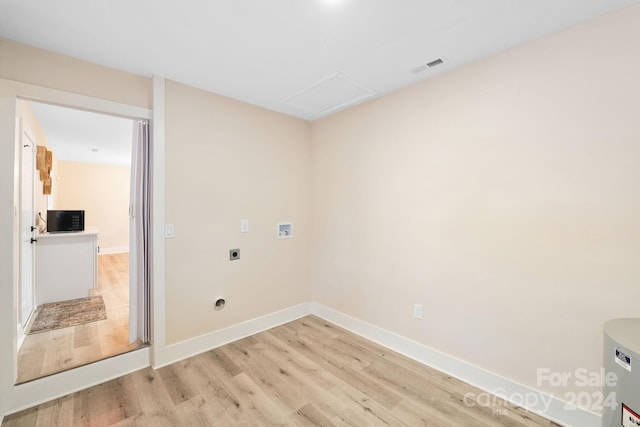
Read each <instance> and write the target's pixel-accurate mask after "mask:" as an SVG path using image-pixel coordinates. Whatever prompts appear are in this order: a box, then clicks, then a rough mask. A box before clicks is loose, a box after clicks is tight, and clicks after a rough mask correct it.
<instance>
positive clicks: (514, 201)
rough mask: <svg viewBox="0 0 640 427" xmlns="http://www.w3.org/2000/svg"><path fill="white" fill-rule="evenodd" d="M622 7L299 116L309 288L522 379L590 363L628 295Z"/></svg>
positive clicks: (634, 123) (629, 140)
mask: <svg viewBox="0 0 640 427" xmlns="http://www.w3.org/2000/svg"><path fill="white" fill-rule="evenodd" d="M639 21H640V6H634V7H631V8H627V9H624V10H622V11H620V12H617V13H614V14H612V15H608V16H606V17H604V18H601V19H598V20H595V21H593V22H590V23H587V24H585V25H582V26H579V27H576V28H574V29H571V30H568V31H565V32H562V33H559V34H556V35H553V36H550V37H547V38H545V39H542V40H539V41H536V42H534V43H530V44H528V45H525V46H522V47H519V48H515V49H513V50H510V51H507V52H504V53H502V54H499V55H496V56H494V57H491V58H489V59H487V60H484V61H480V62H478V63H475V64H473V65H470V66H467V67H464V68H462V69H459V70H458V71H454V72H452V73H450V74H448V75H445V76H443V77H440V78H437V79H434V80H431V81H427V82H424V83H422V84H418V85H416V86H413V87H410V88H407V89H405V90H402V91H399V92H397V93H395V94H392V95H390V96H387V97H383V98H381V99H379V100H377V101H373V102H370V103H368V104H365V105H362V106H360V107H358V108H354V109H352V110H349V111H346V112H343V113H340V114H337V115H334V116H331V117H328V118H326V119H324V120H320V121H317V122H315V123H313V124H312V133H311V134H312V140H313V143H312V153H313V166H314V173H313V179H314V187H313V194H314V201H313V213H314V236H313V242H314V245H313V253H314V258H313V270H312V271H313V273H312V275H313V300H314V301H317V302H319V303H322V304H325V305H327V306H329V307H332V308H334V309H336V310H339V311H341V312H343V313H347V314H349V315H352V316H354V317H356V318H359V319H362V320H364V321H367V322H370V323H372V324H374V325H376V326H378V327H381V328H385V329H388V330H390V331H393V332H396V333H398V334H400V335H403V336H406V337H409V338H411V339H413V340H416V341H418V342H420V343H423V344H426V345H428V346H431V347H433V348H436V349H438V350H441V351H443V352H446V353H448V354H450V355H452V356H455V357H457V358H460V359H463V360H466V361H468V362H470V363H472V364H475V365H477V366H480V367H482V368H486V369H488V370H490V371H492V372H495V373H498V374H501V375H503V376H506V377H508V378H510V379H512V380H515V381H518V382H521V383H524V384H527V385H530V386H534V387H535V386H536V382H537V381H536V369H537V368H550V369H551V370H553V371H559V372H571V373H574V372H575V369H576V368H578V367H582V368H587V369H589V370H596V369H597V368H598V367H599V366H601V341H602V324H603V323H604V322H605V320H607V319H611V318H616V317H624V316H638V302H639V301H640V286H638V284H639V281H640V263H638V259H639V258H640V221H639V220H638V218H640V192H639V191H638V183H639V182H640V167H639V165H640V126H639V123H640V119H639V118H640V109H639V108H638V106H639V105H640V104H639V103H638V100H640V84H638V76H640V57H638V56H637V55H632V54H631V52H633V51H634V50H635V48H634V44H635V41H636V40H640V26H638V25H637V22H639ZM416 303H417V304H423V305H424V320H415V319H413V318H412V317H413V304H416ZM572 385H573V382H570V383H569V386H572ZM539 388H541V389H545V390H547V391H549V392H552V393H555V394H556V396H557V397H561V398H562V394H560V395H559V396H558V391H559V390H558V389H555V388H553V387H550V386H548V384H541V386H540V387H539ZM582 390H583V391H584V389H582Z"/></svg>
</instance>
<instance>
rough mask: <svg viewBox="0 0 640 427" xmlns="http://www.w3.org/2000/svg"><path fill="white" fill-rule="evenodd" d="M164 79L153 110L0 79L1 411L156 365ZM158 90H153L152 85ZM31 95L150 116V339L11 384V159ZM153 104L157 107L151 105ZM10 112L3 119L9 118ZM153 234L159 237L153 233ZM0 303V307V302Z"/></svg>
mask: <svg viewBox="0 0 640 427" xmlns="http://www.w3.org/2000/svg"><path fill="white" fill-rule="evenodd" d="M164 86H165V83H164V79H163V78H159V77H154V79H153V89H154V99H153V103H154V109H153V110H150V109H148V108H144V107H138V106H132V105H128V104H122V103H118V102H113V101H108V100H104V99H99V98H94V97H89V96H85V95H79V94H74V93H70V92H65V91H61V90H56V89H50V88H44V87H41V86H36V85H31V84H28V83H22V82H17V81H13V80H7V79H2V78H0V196H2V197H8V198H12V200H13V204H12V205H9V204H8V203H7V204H0V282H2V283H7V284H9V283H12V284H13V285H12V286H0V417H2V416H4V415H5V414H9V413H13V412H16V411H19V410H21V409H25V408H28V407H32V406H34V405H37V404H39V403H42V402H46V401H49V400H51V399H54V398H57V397H60V396H63V395H66V394H69V393H72V392H74V391H77V390H81V389H84V388H86V387H89V386H91V385H95V384H99V383H102V382H104V381H107V380H109V379H112V378H116V377H119V376H122V375H125V374H127V373H129V372H132V371H135V370H139V369H143V368H145V367H148V366H149V365H150V364H151V365H154V366H155V363H154V360H155V359H156V356H155V353H157V352H158V351H159V350H162V349H164V347H165V337H164V331H165V326H164V311H165V310H164V239H163V236H164V225H163V224H164ZM156 91H157V92H156ZM18 99H25V100H32V101H38V102H45V103H50V104H57V105H61V106H70V107H75V108H81V109H85V110H89V111H95V112H99V113H104V114H111V115H115V116H124V117H127V118H138V119H146V120H150V122H151V123H152V129H153V132H152V161H151V163H152V165H151V167H152V191H153V207H152V237H151V238H152V241H151V245H152V248H153V258H152V266H151V269H152V272H151V274H152V287H151V307H150V308H151V325H150V326H151V331H152V336H151V343H150V344H151V345H150V346H149V347H145V348H142V349H139V350H135V351H132V352H129V353H126V354H123V355H120V356H116V357H113V358H109V359H105V360H102V361H99V362H95V363H92V364H89V365H85V366H82V367H79V368H75V369H72V370H69V371H65V372H61V373H59V374H55V375H51V376H48V377H44V378H41V379H38V380H34V381H31V382H28V383H24V384H20V385H16V384H15V381H16V378H17V336H16V334H17V320H18V318H17V307H16V303H15V302H16V297H17V293H18V277H17V272H18V264H17V254H18V249H17V245H16V243H17V240H16V239H17V238H18V236H17V233H18V231H19V229H18V224H17V218H16V215H17V205H18V201H17V200H16V197H17V192H18V188H17V187H18V177H16V175H15V171H16V170H17V169H16V165H17V162H18V156H17V154H18V152H17V150H16V147H15V146H16V144H15V141H16V137H17V136H18V135H17V132H18V130H17V126H16V120H15V117H16V102H17V100H18ZM156 108H157V109H156ZM9 119H10V120H9ZM158 237H160V238H158ZM2 304H4V306H2Z"/></svg>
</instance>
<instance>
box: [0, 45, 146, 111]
mask: <svg viewBox="0 0 640 427" xmlns="http://www.w3.org/2000/svg"><path fill="white" fill-rule="evenodd" d="M0 77H2V78H4V79H8V80H16V81H19V82H25V83H30V84H34V85H38V86H43V87H47V88H52V89H60V90H65V91H69V92H73V93H77V94H80V95H87V96H93V97H96V98H102V99H107V100H110V101H116V102H122V103H124V104H130V105H136V106H139V107H144V108H151V95H152V91H151V79H149V78H146V77H143V76H138V75H135V74H130V73H127V72H124V71H119V70H114V69H113V68H108V67H103V66H101V65H97V64H92V63H90V62H86V61H82V60H79V59H75V58H71V57H69V56H64V55H60V54H57V53H53V52H49V51H46V50H42V49H38V48H35V47H31V46H27V45H24V44H20V43H16V42H13V41H10V40H6V39H2V38H0Z"/></svg>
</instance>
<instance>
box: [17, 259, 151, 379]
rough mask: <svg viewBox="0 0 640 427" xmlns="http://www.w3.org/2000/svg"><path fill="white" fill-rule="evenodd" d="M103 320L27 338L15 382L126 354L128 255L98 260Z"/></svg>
mask: <svg viewBox="0 0 640 427" xmlns="http://www.w3.org/2000/svg"><path fill="white" fill-rule="evenodd" d="M92 294H93V295H102V297H103V298H104V304H105V308H106V311H107V319H105V320H100V321H98V322H91V323H87V324H84V325H79V326H74V327H71V328H64V329H56V330H53V331H47V332H41V333H37V334H32V335H27V336H26V338H25V340H24V343H23V344H22V347H21V348H20V351H19V352H18V380H17V383H23V382H26V381H30V380H33V379H36V378H40V377H43V376H47V375H50V374H54V373H57V372H62V371H65V370H67V369H72V368H75V367H78V366H82V365H86V364H87V363H91V362H95V361H97V360H101V359H104V358H106V357H110V356H114V355H117V354H122V353H126V352H128V351H131V350H133V349H136V348H138V347H139V346H140V345H141V343H139V342H138V343H133V344H129V254H126V253H125V254H113V255H100V256H99V257H98V288H97V289H96V290H94V291H93V293H92Z"/></svg>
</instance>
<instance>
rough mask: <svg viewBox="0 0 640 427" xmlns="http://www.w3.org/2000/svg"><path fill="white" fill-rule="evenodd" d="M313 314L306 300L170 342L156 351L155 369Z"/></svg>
mask: <svg viewBox="0 0 640 427" xmlns="http://www.w3.org/2000/svg"><path fill="white" fill-rule="evenodd" d="M309 314H311V304H310V303H304V304H300V305H296V306H293V307H289V308H286V309H284V310H281V311H277V312H275V313H271V314H267V315H265V316H261V317H257V318H255V319H250V320H247V321H245V322H241V323H238V324H236V325H233V326H229V327H228V328H224V329H220V330H219V331H215V332H211V333H209V334H206V335H202V336H199V337H197V338H193V339H190V340H188V341H182V342H179V343H176V344H171V345H168V346H166V347H165V348H163V349H157V350H156V353H155V356H156V357H155V360H154V362H155V364H154V366H153V368H154V369H157V368H161V367H162V366H166V365H169V364H171V363H174V362H177V361H179V360H183V359H186V358H188V357H191V356H195V355H196V354H200V353H204V352H205V351H209V350H211V349H214V348H217V347H220V346H223V345H225V344H228V343H231V342H234V341H237V340H240V339H242V338H246V337H248V336H251V335H254V334H257V333H258V332H262V331H266V330H267V329H271V328H274V327H276V326H279V325H282V324H284V323H287V322H291V321H293V320H296V319H299V318H301V317H304V316H308V315H309Z"/></svg>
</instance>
